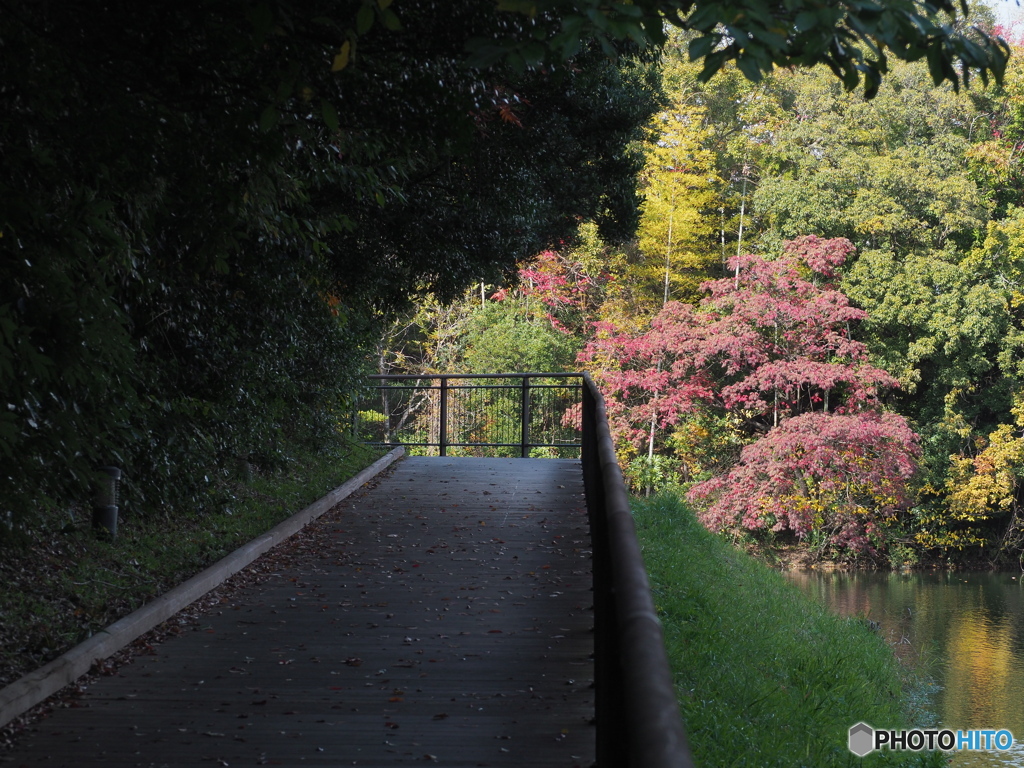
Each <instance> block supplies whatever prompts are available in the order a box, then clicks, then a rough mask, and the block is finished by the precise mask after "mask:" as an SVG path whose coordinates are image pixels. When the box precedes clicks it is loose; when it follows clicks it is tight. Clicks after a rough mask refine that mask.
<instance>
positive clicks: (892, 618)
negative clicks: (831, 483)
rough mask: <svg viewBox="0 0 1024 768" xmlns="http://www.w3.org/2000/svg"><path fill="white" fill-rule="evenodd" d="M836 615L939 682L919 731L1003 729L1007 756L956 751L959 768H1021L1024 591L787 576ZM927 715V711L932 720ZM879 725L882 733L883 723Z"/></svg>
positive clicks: (927, 576)
mask: <svg viewBox="0 0 1024 768" xmlns="http://www.w3.org/2000/svg"><path fill="white" fill-rule="evenodd" d="M787 575H788V576H789V578H790V579H791V580H792V581H793V582H795V583H796V584H798V585H800V587H801V588H802V589H803V590H804V591H806V592H807V593H809V594H811V595H813V596H815V597H817V598H818V599H820V600H822V601H823V602H824V603H825V604H826V605H828V606H829V607H831V608H832V609H833V610H835V611H836V612H838V613H840V614H843V615H845V616H855V617H860V618H863V619H864V620H866V621H871V622H877V624H878V631H879V632H880V634H881V635H882V637H883V638H884V639H885V640H886V642H888V643H889V645H890V646H891V647H892V649H893V652H894V653H895V654H896V655H897V656H898V657H899V658H900V659H901V660H902V661H903V662H904V663H906V664H908V665H911V666H913V667H915V668H917V669H919V670H922V671H923V672H924V673H926V674H927V675H928V676H930V677H931V678H932V679H933V680H934V683H935V686H934V687H935V689H936V690H935V693H934V695H933V696H930V697H929V700H928V702H927V709H926V712H927V714H924V715H922V717H923V718H926V719H927V720H928V721H929V722H921V723H920V725H921V726H929V727H942V728H951V729H953V730H958V729H962V730H967V729H975V728H996V729H1000V728H1006V729H1008V730H1010V731H1011V732H1012V733H1013V735H1014V738H1015V741H1016V743H1015V745H1014V748H1013V749H1012V750H1011V751H1010V752H1007V753H997V752H984V753H966V752H964V753H957V755H956V759H955V760H954V765H955V766H957V768H969V767H970V768H973V767H974V766H979V767H980V766H1005V765H1019V766H1024V588H1022V586H1021V576H1020V575H1018V574H1002V573H979V574H973V573H971V574H963V573H948V574H947V573H942V574H939V573H819V572H816V571H809V572H797V573H790V574H787ZM928 710H930V712H928ZM874 725H878V726H882V724H881V723H874Z"/></svg>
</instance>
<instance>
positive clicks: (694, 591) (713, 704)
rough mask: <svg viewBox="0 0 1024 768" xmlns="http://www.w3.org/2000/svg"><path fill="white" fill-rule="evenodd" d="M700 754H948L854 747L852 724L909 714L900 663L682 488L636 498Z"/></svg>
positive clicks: (742, 758)
mask: <svg viewBox="0 0 1024 768" xmlns="http://www.w3.org/2000/svg"><path fill="white" fill-rule="evenodd" d="M634 514H635V516H636V524H637V531H638V534H639V536H640V542H641V544H642V546H643V549H644V558H645V561H646V564H647V568H648V571H649V572H650V575H651V586H652V588H653V590H654V601H655V604H656V606H657V608H658V610H659V613H660V615H661V619H662V621H663V622H664V626H665V635H666V643H667V646H668V653H669V657H670V659H671V661H672V664H673V670H674V672H675V678H676V686H677V690H678V692H679V701H680V706H681V709H682V712H683V718H684V720H685V722H686V726H687V731H688V734H689V738H690V745H691V749H692V750H693V754H694V759H695V761H696V763H697V765H700V766H703V767H704V768H714V767H715V766H757V768H768V767H769V766H814V767H815V768H822V767H823V766H874V765H932V766H940V765H943V764H944V761H943V758H942V754H941V753H932V754H929V753H924V754H922V755H920V756H914V755H911V754H909V753H904V754H901V753H891V754H890V753H873V754H871V755H869V756H868V757H867V758H864V759H862V758H858V757H855V756H854V755H852V754H851V753H850V752H849V751H848V749H847V746H846V742H847V732H848V729H849V728H850V726H851V725H853V724H854V723H856V722H858V721H861V720H863V721H865V722H867V723H869V724H871V725H874V726H876V727H880V728H882V727H884V728H898V727H903V726H904V725H907V723H906V712H905V707H904V696H903V690H902V680H901V678H902V675H903V671H902V670H901V669H900V667H899V664H898V662H897V661H896V660H895V658H894V657H893V655H892V653H891V652H890V650H889V648H888V647H887V646H886V645H885V643H884V642H883V641H882V640H881V639H880V638H879V637H877V636H876V635H875V634H873V633H872V632H871V631H870V629H868V628H867V627H866V626H864V625H863V624H862V623H860V622H858V621H855V620H851V619H843V618H840V617H838V616H834V615H832V614H830V613H829V612H828V611H827V610H825V609H824V608H823V607H822V606H819V605H818V604H817V603H814V602H812V601H811V600H809V599H808V598H806V597H805V596H804V595H803V594H802V593H800V592H799V591H798V590H797V589H796V588H795V587H794V586H793V585H790V584H788V583H787V582H786V581H785V579H784V578H783V577H782V576H781V575H780V574H778V573H776V572H775V571H772V570H770V569H769V568H767V567H765V566H764V565H762V564H761V563H759V562H757V561H755V560H753V559H751V558H750V557H748V556H747V555H745V554H743V553H741V552H738V551H736V550H734V549H733V548H732V547H730V546H729V545H728V544H727V543H726V542H725V541H723V540H721V539H719V538H718V537H716V536H714V535H712V534H711V533H709V532H708V531H707V530H705V529H704V528H703V526H701V525H700V524H699V523H697V522H696V520H695V519H694V518H693V515H692V514H691V513H690V512H689V510H687V509H686V508H685V506H684V505H683V504H681V503H680V502H679V500H678V499H676V498H674V497H672V496H670V495H662V496H659V497H656V498H653V499H649V500H636V501H635V503H634Z"/></svg>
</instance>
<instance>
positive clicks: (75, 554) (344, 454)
mask: <svg viewBox="0 0 1024 768" xmlns="http://www.w3.org/2000/svg"><path fill="white" fill-rule="evenodd" d="M379 455H380V453H379V452H371V451H369V450H367V449H366V448H364V447H363V446H360V445H350V444H347V443H339V444H337V445H335V446H333V447H332V448H331V449H329V450H322V451H319V452H315V453H313V452H307V453H305V454H299V453H296V454H294V455H293V456H292V458H291V459H289V460H288V461H287V463H286V465H285V466H284V467H283V468H282V469H281V470H280V471H278V472H275V473H273V474H265V475H261V474H256V475H255V476H254V477H252V478H251V479H247V480H245V481H244V482H242V481H240V480H236V481H228V480H227V479H225V480H223V481H222V482H220V483H219V484H218V486H217V493H218V494H219V498H220V499H221V504H220V505H219V507H220V511H219V512H217V513H214V514H207V515H202V516H198V515H195V514H189V513H188V512H187V511H183V510H177V511H176V512H175V514H173V515H166V514H165V515H156V514H153V513H150V514H143V513H140V511H139V510H132V509H131V508H126V509H124V510H123V514H122V516H121V519H120V521H119V526H118V537H117V539H116V540H115V541H113V542H111V541H106V540H104V539H103V538H101V537H98V536H97V535H96V534H95V533H94V532H93V530H92V528H91V526H90V524H89V523H90V519H89V512H88V510H79V511H77V512H76V511H65V512H63V513H61V514H60V515H59V516H53V517H52V518H49V519H45V520H43V521H41V523H40V524H39V525H38V526H36V527H34V528H33V529H32V530H31V532H30V535H29V536H28V537H27V538H26V540H25V541H23V542H22V543H21V544H20V545H19V546H8V547H5V548H4V549H2V550H0V583H3V584H4V588H3V589H2V590H0V687H2V686H4V685H7V684H8V683H10V682H13V681H14V680H15V679H17V678H18V677H20V676H21V675H23V674H25V673H26V672H30V671H32V670H33V669H36V668H38V667H39V666H41V665H42V664H45V663H46V662H48V661H50V660H51V659H53V658H55V657H56V656H58V655H60V654H61V653H63V652H64V651H66V650H68V649H69V648H71V647H72V646H74V645H75V644H76V643H78V642H80V641H82V640H85V639H86V638H88V637H89V636H91V635H92V634H93V633H95V632H96V631H98V630H100V629H102V628H103V627H106V626H108V625H109V624H111V623H112V622H114V621H116V620H117V619H118V618H120V617H122V616H124V615H126V614H127V613H129V612H131V611H132V610H134V609H135V608H138V607H139V606H141V605H142V604H143V603H145V602H146V601H147V600H149V599H151V598H152V597H155V596H156V595H159V594H162V593H163V592H166V591H167V590H168V589H170V588H172V587H174V586H176V585H177V584H180V583H181V582H182V581H184V580H186V579H188V578H189V577H191V576H193V575H194V574H196V573H198V572H199V571H201V570H202V569H203V568H205V567H207V566H208V565H211V564H212V563H214V562H216V561H217V560H219V559H220V558H222V557H224V556H225V555H227V554H228V553H229V552H231V551H233V550H234V549H236V548H238V547H239V546H241V545H242V544H244V543H246V542H247V541H250V540H251V539H254V538H255V537H257V536H259V535H260V534H262V533H264V532H265V531H267V530H269V529H270V528H272V527H273V526H275V525H276V524H277V523H279V522H281V521H282V520H284V519H285V518H287V517H289V516H290V515H292V514H294V513H295V512H298V511H299V510H301V509H302V508H303V507H305V506H307V505H308V504H310V503H312V502H313V501H315V500H316V499H318V498H320V497H321V496H323V495H324V494H325V493H326V492H327V491H329V490H331V489H333V488H335V487H337V486H338V485H340V484H341V483H342V482H344V481H345V480H347V479H348V478H350V477H352V476H353V475H355V474H356V473H357V472H359V471H360V470H361V469H363V468H364V467H366V466H368V465H369V464H371V463H372V462H373V461H374V460H375V459H376V458H377V457H378V456H379Z"/></svg>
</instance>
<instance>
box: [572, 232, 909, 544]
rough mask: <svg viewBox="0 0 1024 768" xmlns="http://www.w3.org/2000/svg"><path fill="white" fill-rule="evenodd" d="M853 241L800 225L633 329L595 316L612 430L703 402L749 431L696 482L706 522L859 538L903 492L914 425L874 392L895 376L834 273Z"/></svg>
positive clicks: (677, 417)
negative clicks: (802, 230) (725, 467)
mask: <svg viewBox="0 0 1024 768" xmlns="http://www.w3.org/2000/svg"><path fill="white" fill-rule="evenodd" d="M853 250H854V249H853V246H852V245H851V244H850V242H849V241H848V240H845V239H842V238H837V239H832V240H825V239H821V238H818V237H814V236H808V237H801V238H798V239H796V240H793V241H791V242H789V243H787V245H786V248H785V253H784V255H783V256H782V257H781V258H778V259H775V260H768V259H765V258H763V257H760V256H754V255H746V256H740V257H736V258H734V259H732V260H731V261H730V263H729V268H730V270H732V271H733V272H734V273H735V276H734V277H730V278H728V279H723V280H715V281H711V282H708V283H705V284H704V286H703V289H704V290H706V291H707V292H708V294H709V295H708V296H707V298H705V299H704V300H703V301H702V302H701V304H700V305H699V306H697V307H694V306H691V305H686V304H679V303H670V304H668V305H666V307H665V308H664V310H663V311H662V312H661V313H660V314H659V315H658V316H657V318H655V320H654V322H653V323H652V325H651V328H650V330H649V331H647V332H646V333H643V334H640V335H637V336H628V335H624V334H617V333H615V331H614V329H613V328H609V327H604V328H598V329H596V331H597V332H596V334H595V337H594V339H593V340H592V341H591V343H590V344H589V345H588V347H587V349H586V350H585V351H584V353H583V358H584V359H585V360H587V361H591V362H595V363H597V364H598V365H601V364H602V363H603V367H604V368H605V370H604V372H603V374H602V376H603V380H604V383H605V386H606V388H607V390H608V394H609V395H610V397H609V401H610V405H609V411H610V415H611V416H612V417H613V419H614V420H615V426H616V430H617V433H618V435H619V437H620V439H624V440H627V441H630V442H632V443H633V444H634V445H635V446H636V447H637V449H639V448H640V446H641V444H643V443H644V442H645V441H649V440H650V439H651V435H652V434H653V433H654V431H655V429H654V428H655V427H657V428H658V429H660V430H662V431H664V430H667V429H670V428H672V427H673V426H674V425H677V424H679V423H680V422H681V421H682V420H685V419H687V418H688V417H690V416H691V415H692V414H694V413H696V412H698V411H704V412H707V411H708V410H711V411H712V412H717V413H719V414H728V415H729V416H730V417H731V423H733V424H734V425H735V427H734V428H735V429H736V430H737V431H738V432H740V433H742V434H743V436H744V437H745V439H746V440H747V441H748V442H749V441H751V440H753V441H754V442H752V443H751V444H749V445H747V446H746V447H745V448H744V449H743V450H742V452H741V454H740V457H739V461H738V463H737V464H735V466H733V468H732V469H731V470H730V471H728V472H727V473H726V474H722V475H719V476H717V477H713V478H710V479H707V480H704V481H703V482H700V483H697V484H696V485H695V486H693V488H692V489H691V491H690V498H691V499H692V500H694V501H696V502H699V504H700V506H701V513H700V514H701V517H702V519H703V521H704V522H705V524H707V525H708V526H709V527H711V528H713V529H719V530H721V529H726V528H732V529H746V530H759V529H770V530H773V531H787V530H788V531H791V532H792V533H793V534H795V535H796V536H798V537H801V538H803V537H807V536H808V535H810V534H811V533H816V534H823V536H824V538H825V539H826V540H827V541H828V542H829V543H833V544H841V545H843V546H847V547H850V548H852V549H863V548H864V547H866V546H867V542H868V541H869V538H870V537H871V535H872V534H873V533H875V531H876V529H877V528H878V526H879V522H880V521H881V520H883V519H884V518H887V517H891V516H892V515H894V514H896V513H897V512H898V511H899V510H901V509H904V508H905V507H906V506H907V505H908V504H909V494H908V492H907V482H908V480H909V479H910V477H911V475H912V474H913V468H914V466H915V459H916V457H917V455H918V447H917V441H916V436H915V435H914V434H913V432H912V431H911V430H910V428H909V427H908V426H907V425H906V422H905V421H904V420H903V419H902V417H899V416H896V415H894V414H889V413H884V412H882V410H881V403H880V401H879V395H880V393H881V392H883V391H885V390H887V389H889V388H892V387H895V386H897V382H896V380H895V379H894V378H893V377H892V376H890V375H889V374H888V373H886V372H885V371H883V370H881V369H879V368H877V367H875V366H873V365H871V364H870V362H869V360H868V352H867V349H866V347H865V346H864V345H863V344H862V343H860V342H858V341H855V340H854V339H853V338H852V336H851V329H852V328H853V327H854V326H855V324H856V323H857V322H858V321H860V320H863V319H864V318H865V317H866V315H865V313H864V312H863V311H862V310H859V309H857V308H855V307H852V306H850V303H849V301H848V300H847V298H846V296H845V295H844V294H843V293H842V292H840V291H839V290H838V289H837V288H836V287H835V286H834V285H832V284H831V283H830V282H829V280H830V279H831V278H833V277H834V276H835V274H836V270H837V269H838V268H839V267H840V266H841V265H842V263H843V262H844V261H845V259H846V258H847V257H848V256H849V255H850V254H851V253H853Z"/></svg>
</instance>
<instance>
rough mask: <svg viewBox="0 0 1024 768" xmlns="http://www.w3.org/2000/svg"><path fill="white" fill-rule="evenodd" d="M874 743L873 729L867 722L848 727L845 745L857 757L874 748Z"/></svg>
mask: <svg viewBox="0 0 1024 768" xmlns="http://www.w3.org/2000/svg"><path fill="white" fill-rule="evenodd" d="M874 744H875V729H874V728H872V727H871V726H870V725H868V724H867V723H857V724H856V725H854V726H851V727H850V737H849V740H848V741H847V745H848V746H849V747H850V751H851V752H853V754H855V755H856V756H857V757H864V755H866V754H868V753H869V752H871V751H873V750H874V748H875V747H874Z"/></svg>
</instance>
